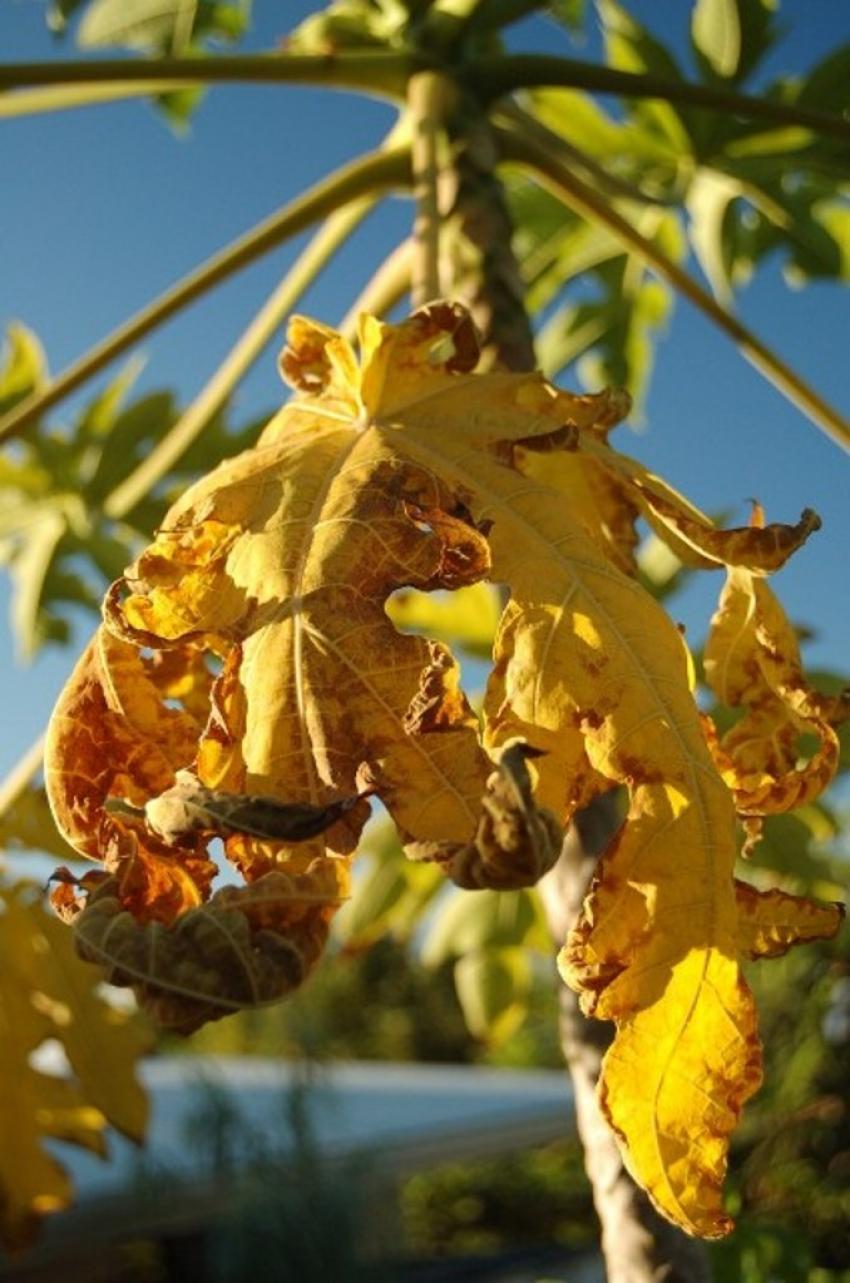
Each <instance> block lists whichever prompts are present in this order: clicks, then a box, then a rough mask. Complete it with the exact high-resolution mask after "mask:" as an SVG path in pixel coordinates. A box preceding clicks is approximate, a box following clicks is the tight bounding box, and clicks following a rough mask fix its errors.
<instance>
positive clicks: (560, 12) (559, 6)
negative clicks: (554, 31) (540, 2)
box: [546, 0, 587, 36]
mask: <svg viewBox="0 0 850 1283" xmlns="http://www.w3.org/2000/svg"><path fill="white" fill-rule="evenodd" d="M546 7H547V9H548V10H549V13H550V14H551V15H552V17H553V18H554V19H555V21H556V22H560V24H561V26H563V27H566V29H567V31H569V33H570V35H573V36H575V35H578V34H579V33H580V32H581V31H583V29H584V24H585V19H586V17H587V3H586V0H549V3H548V4H547V6H546Z"/></svg>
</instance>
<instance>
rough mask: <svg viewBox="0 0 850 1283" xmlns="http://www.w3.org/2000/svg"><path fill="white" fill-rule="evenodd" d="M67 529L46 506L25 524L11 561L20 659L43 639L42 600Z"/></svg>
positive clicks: (14, 626) (28, 656)
mask: <svg viewBox="0 0 850 1283" xmlns="http://www.w3.org/2000/svg"><path fill="white" fill-rule="evenodd" d="M66 529H67V527H66V523H65V518H64V516H63V514H62V512H61V511H60V510H59V508H58V507H57V506H50V505H45V506H44V507H43V509H42V511H41V513H40V514H39V518H38V519H37V520H36V521H34V522H32V523H31V524H30V525H29V526H28V528H27V530H26V533H25V536H24V538H23V539H22V541H21V544H20V547H19V549H18V551H17V552H16V554H15V557H14V560H13V562H12V606H11V616H12V619H11V622H12V631H13V633H14V635H15V641H16V644H17V646H18V649H19V652H20V655H21V657H22V658H23V659H31V658H32V657H33V655H34V654H35V652H36V651H37V650H38V648H39V646H40V645H41V643H42V641H43V640H44V631H43V626H42V624H43V618H42V616H43V609H42V607H43V600H42V599H43V596H44V590H45V586H46V581H47V576H48V572H49V570H50V567H51V564H52V562H53V558H54V557H55V556H56V552H57V549H58V547H59V543H60V541H61V540H62V537H63V536H64V534H65V532H66Z"/></svg>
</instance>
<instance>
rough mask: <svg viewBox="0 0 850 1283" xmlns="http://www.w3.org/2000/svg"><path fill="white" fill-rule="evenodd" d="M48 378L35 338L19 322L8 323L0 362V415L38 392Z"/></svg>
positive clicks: (39, 345) (42, 350) (39, 347)
mask: <svg viewBox="0 0 850 1283" xmlns="http://www.w3.org/2000/svg"><path fill="white" fill-rule="evenodd" d="M47 377H48V375H47V361H46V359H45V356H44V349H43V348H42V346H41V344H40V343H39V341H38V338H37V337H36V335H35V334H34V333H33V332H32V330H29V329H27V327H26V326H25V325H21V324H20V322H18V321H12V322H10V324H9V326H8V327H7V329H6V338H5V342H4V346H3V352H2V361H1V362H0V414H5V413H6V411H7V410H11V409H12V407H13V406H15V405H17V404H18V402H19V401H23V399H24V397H27V396H29V395H30V393H31V392H36V391H39V390H40V389H41V388H42V387H43V386H44V385H45V383H46V382H47Z"/></svg>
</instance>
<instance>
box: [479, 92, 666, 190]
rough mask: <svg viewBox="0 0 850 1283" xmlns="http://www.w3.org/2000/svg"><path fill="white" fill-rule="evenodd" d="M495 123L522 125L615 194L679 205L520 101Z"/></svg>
mask: <svg viewBox="0 0 850 1283" xmlns="http://www.w3.org/2000/svg"><path fill="white" fill-rule="evenodd" d="M494 123H495V124H497V125H498V124H507V126H508V128H511V127H512V126H515V125H516V126H519V127H520V128H521V130H522V132H523V133H524V134H526V135H527V136H528V137H530V138H534V139H535V140H536V141H537V142H538V143H541V144H542V145H543V146H544V147H547V148H549V150H550V151H552V152H553V154H554V155H556V156H558V157H559V158H560V159H561V160H562V161H563V162H564V164H565V165H569V166H570V167H571V168H573V167H577V168H578V169H579V170H581V171H582V172H583V173H584V175H585V177H589V178H591V179H592V180H593V182H594V183H596V184H597V185H598V186H599V187H601V188H603V189H604V190H605V191H608V192H610V194H611V195H612V196H622V198H623V199H624V200H633V201H637V202H638V203H639V204H642V205H662V206H676V205H678V203H679V202H678V201H677V200H676V199H675V198H674V197H671V196H650V195H649V194H648V193H647V192H644V191H641V189H640V188H639V187H635V185H634V184H633V183H630V182H627V181H626V179H625V178H620V176H619V175H618V174H610V173H609V172H608V170H607V169H605V167H604V166H603V165H600V164H599V162H598V161H597V160H594V158H593V157H592V156H590V155H588V153H587V152H585V151H582V149H581V148H580V147H576V145H575V143H571V142H569V141H568V140H567V139H566V138H563V137H562V136H561V135H560V134H556V133H555V131H554V130H553V129H550V128H549V127H548V125H544V124H543V122H542V121H541V120H538V118H537V117H536V116H535V115H533V114H532V113H531V112H529V111H525V110H523V108H522V107H519V106H518V105H517V104H516V103H513V102H508V103H506V104H505V105H504V107H502V108H501V109H500V110H499V111H498V112H497V113H496V114H495V117H494Z"/></svg>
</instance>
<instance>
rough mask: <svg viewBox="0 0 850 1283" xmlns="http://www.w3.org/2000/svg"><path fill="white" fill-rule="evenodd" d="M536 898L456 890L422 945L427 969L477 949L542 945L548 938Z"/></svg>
mask: <svg viewBox="0 0 850 1283" xmlns="http://www.w3.org/2000/svg"><path fill="white" fill-rule="evenodd" d="M540 924H541V916H540V909H539V906H538V904H537V901H536V899H535V898H534V897H533V896H532V895H530V894H529V892H528V891H475V892H471V891H455V892H453V893H452V894H450V895H449V896H448V897H447V899H446V901H445V903H444V904H442V905H441V906H440V911H439V913H438V914H437V916H436V919H435V921H434V922H433V923H432V925H431V928H430V930H429V931H428V934H427V935H426V937H425V940H424V942H423V945H422V961H423V962H424V964H425V966H426V967H439V966H441V965H442V964H443V963H444V962H447V961H449V960H450V959H451V958H457V957H463V956H464V955H465V954H467V953H470V952H471V951H472V950H473V949H482V948H485V947H494V946H502V945H516V944H530V943H532V942H534V943H535V945H537V944H539V943H540V941H541V939H542V940H543V941H544V947H545V941H546V940H547V939H548V937H546V935H545V926H544V927H543V928H542V930H543V935H542V937H541V928H540Z"/></svg>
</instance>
